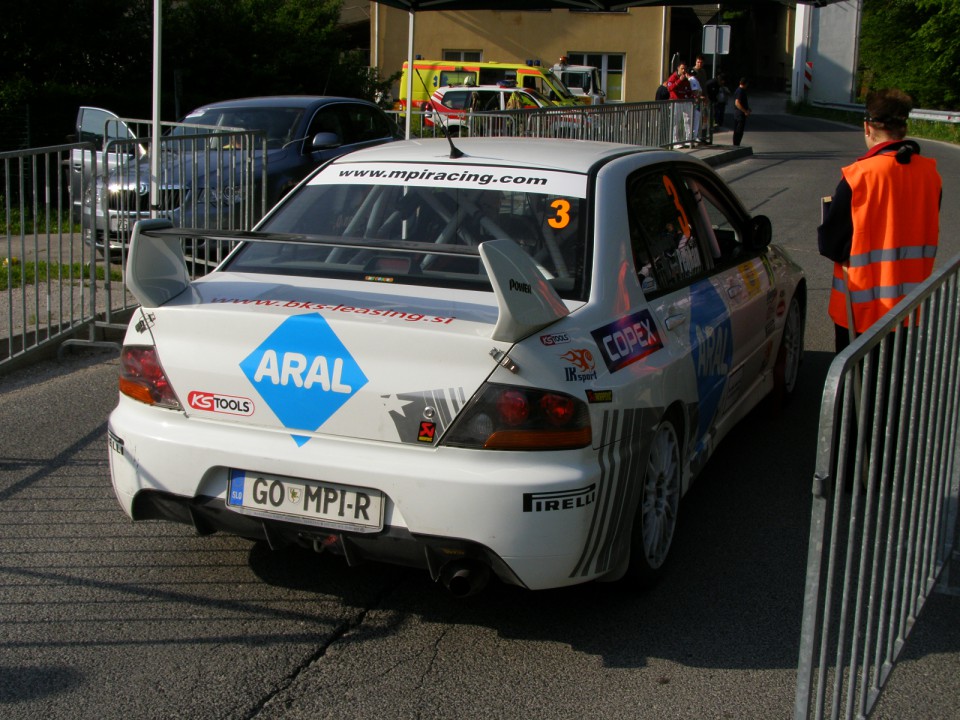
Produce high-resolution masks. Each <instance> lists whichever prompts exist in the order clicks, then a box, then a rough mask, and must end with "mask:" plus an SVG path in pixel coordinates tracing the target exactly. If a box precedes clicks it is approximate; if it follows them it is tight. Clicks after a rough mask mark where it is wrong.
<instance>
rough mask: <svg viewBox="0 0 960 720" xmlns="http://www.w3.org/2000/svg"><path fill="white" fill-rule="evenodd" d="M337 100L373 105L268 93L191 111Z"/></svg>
mask: <svg viewBox="0 0 960 720" xmlns="http://www.w3.org/2000/svg"><path fill="white" fill-rule="evenodd" d="M337 102H352V103H361V104H363V105H374V103H371V102H370V101H369V100H361V99H359V98H348V97H339V96H336V95H269V96H262V97H247V98H236V99H234V100H221V101H219V102H214V103H208V104H206V105H201V106H200V107H198V108H196V109H195V110H194V111H193V112H199V111H200V110H211V109H220V108H271V107H285V108H305V109H309V108H314V107H320V106H322V105H328V104H330V103H337Z"/></svg>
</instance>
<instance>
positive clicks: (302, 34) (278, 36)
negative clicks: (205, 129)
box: [0, 0, 389, 150]
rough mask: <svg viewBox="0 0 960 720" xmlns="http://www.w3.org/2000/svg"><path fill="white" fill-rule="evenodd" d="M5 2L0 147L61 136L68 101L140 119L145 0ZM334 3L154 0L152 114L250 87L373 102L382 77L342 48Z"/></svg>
mask: <svg viewBox="0 0 960 720" xmlns="http://www.w3.org/2000/svg"><path fill="white" fill-rule="evenodd" d="M7 5H9V6H10V7H8V8H5V9H4V16H3V22H2V23H0V150H6V149H10V148H11V147H27V146H33V147H37V146H40V145H53V144H59V143H61V142H63V141H64V139H65V136H66V135H67V133H69V132H70V131H71V128H72V126H73V121H74V118H75V117H76V112H77V107H78V106H79V105H97V106H100V107H105V108H108V109H110V110H113V111H114V112H116V113H117V114H119V115H120V116H122V117H138V118H146V117H149V116H150V114H151V110H152V86H153V0H71V1H70V2H67V3H64V2H52V0H32V1H31V2H15V3H7ZM340 8H341V0H177V1H176V2H174V0H163V8H162V19H163V33H162V51H163V57H162V74H161V102H162V107H161V116H162V118H163V119H164V120H179V119H180V117H181V116H182V114H183V113H185V112H187V111H189V110H191V109H192V108H194V107H197V106H199V105H202V104H205V103H208V102H213V101H216V100H223V99H228V98H233V97H248V96H253V95H282V94H311V95H348V96H352V97H367V98H370V99H373V98H374V97H375V95H376V93H377V92H378V91H381V90H383V89H384V88H385V87H387V86H388V85H389V79H387V80H382V79H381V78H379V76H378V75H377V74H376V73H375V72H373V71H371V70H370V69H369V68H367V67H366V66H365V64H364V62H363V60H362V58H361V57H360V55H358V54H355V53H348V52H346V50H347V49H348V48H347V47H346V44H347V38H346V36H345V34H344V33H343V32H342V31H341V30H340V29H339V27H338V22H339V18H340ZM10 128H13V129H10ZM21 128H23V129H24V131H23V132H21V131H20V130H21Z"/></svg>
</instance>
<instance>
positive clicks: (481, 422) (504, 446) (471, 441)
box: [443, 383, 593, 450]
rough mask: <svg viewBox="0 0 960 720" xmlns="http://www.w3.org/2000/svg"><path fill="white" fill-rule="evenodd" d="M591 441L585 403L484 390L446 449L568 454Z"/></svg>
mask: <svg viewBox="0 0 960 720" xmlns="http://www.w3.org/2000/svg"><path fill="white" fill-rule="evenodd" d="M592 439H593V435H592V432H591V429H590V414H589V412H588V410H587V406H586V403H584V402H583V401H582V400H578V399H577V398H575V397H572V396H570V395H566V394H564V393H557V392H552V391H548V390H538V389H535V388H522V387H516V386H512V385H496V384H493V383H491V384H488V385H485V386H484V387H483V388H482V389H481V390H480V392H479V393H478V394H477V396H476V397H475V398H474V400H473V401H472V402H471V404H470V405H469V407H467V408H466V409H465V410H464V411H463V413H462V414H461V415H460V417H458V418H457V421H456V422H455V423H454V425H453V427H451V428H450V432H449V433H448V434H447V437H446V438H444V440H443V444H444V445H453V446H456V447H470V448H483V449H485V450H568V449H572V448H581V447H586V446H588V445H589V444H590V443H591V441H592Z"/></svg>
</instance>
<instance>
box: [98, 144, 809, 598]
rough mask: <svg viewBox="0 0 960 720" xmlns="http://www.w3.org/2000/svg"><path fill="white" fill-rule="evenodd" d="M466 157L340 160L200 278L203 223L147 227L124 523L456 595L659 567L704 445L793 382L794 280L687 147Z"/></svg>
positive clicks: (424, 150)
mask: <svg viewBox="0 0 960 720" xmlns="http://www.w3.org/2000/svg"><path fill="white" fill-rule="evenodd" d="M456 150H457V151H458V152H453V153H451V148H450V145H449V144H448V143H447V142H446V141H445V140H433V141H411V142H402V143H393V144H389V145H384V146H381V147H378V148H373V149H370V150H366V151H363V152H358V153H355V154H352V155H349V156H345V157H342V158H340V159H338V160H336V161H334V162H332V163H330V164H328V165H326V166H324V167H323V168H322V169H321V170H319V171H317V172H316V173H315V174H313V175H312V176H311V177H310V178H309V179H308V180H307V181H306V182H305V183H304V184H302V185H300V186H299V187H298V188H297V189H296V190H295V191H294V192H292V193H291V194H290V195H288V196H287V197H286V198H285V199H284V200H283V201H282V202H281V203H280V204H279V205H278V206H277V207H276V208H275V209H274V210H273V211H272V212H271V213H270V214H269V215H268V216H267V217H266V218H265V219H264V220H263V222H262V223H261V224H260V225H259V226H258V228H257V231H256V232H254V233H246V234H243V235H231V234H229V233H226V234H219V235H218V234H213V235H212V237H223V238H225V239H230V240H232V239H237V240H239V239H242V240H243V242H242V244H241V245H240V246H239V247H238V248H237V249H236V250H235V251H234V252H233V253H232V254H231V255H230V257H228V258H227V259H226V260H225V261H224V263H223V264H222V265H221V266H220V267H219V268H217V269H216V270H215V271H214V272H212V273H210V274H209V275H208V276H206V277H204V278H202V279H199V280H196V281H192V282H191V281H190V278H189V275H188V274H187V272H186V270H185V267H184V260H183V257H182V255H181V254H180V248H181V238H182V237H183V236H184V235H186V236H187V237H188V238H197V237H202V236H208V237H210V236H211V234H210V233H207V232H205V231H201V230H190V231H186V230H178V229H176V228H172V227H170V226H169V224H168V223H164V222H163V221H153V222H152V223H141V224H140V225H138V228H137V234H136V237H135V238H134V241H133V244H132V247H131V255H130V262H129V268H128V275H129V284H130V287H131V290H132V291H133V292H134V293H135V294H136V295H137V298H138V299H139V300H140V302H141V304H142V307H141V309H140V311H139V312H138V313H137V314H136V316H135V317H134V318H133V319H132V321H131V324H130V328H129V330H128V332H127V336H126V339H125V344H124V348H123V352H122V357H121V368H122V370H121V379H120V390H121V395H120V400H119V404H118V406H117V408H116V410H115V411H114V412H113V413H112V414H111V417H110V422H109V438H110V448H111V449H110V463H111V472H112V476H113V482H114V487H115V490H116V494H117V497H118V499H119V501H120V504H121V506H122V507H123V509H124V511H125V512H126V513H127V514H129V515H130V516H131V517H132V518H134V519H136V520H145V519H166V520H174V521H179V522H184V523H189V524H191V525H192V526H193V527H195V528H196V529H197V531H198V532H200V533H201V534H203V533H209V532H214V531H226V532H232V533H236V534H239V535H243V536H246V537H251V538H256V539H261V540H266V541H267V542H269V543H270V545H271V546H273V547H277V546H282V545H283V544H287V543H296V544H299V545H303V546H306V547H310V548H313V549H315V550H317V551H318V552H319V551H323V552H330V553H334V554H337V555H340V556H342V557H343V558H345V560H346V561H347V562H348V563H354V562H359V561H361V560H363V559H367V558H370V559H376V560H380V561H385V562H391V563H396V564H401V565H405V566H411V567H416V568H422V569H424V570H426V571H427V572H429V573H430V574H431V576H432V577H433V578H434V579H436V580H438V581H440V582H442V583H443V584H444V585H445V586H447V587H448V588H449V589H450V590H451V591H452V592H454V593H456V594H470V593H473V592H476V591H477V590H479V589H480V588H482V586H483V585H484V583H485V582H487V580H488V579H489V577H491V576H495V577H497V578H499V580H500V581H502V582H506V583H511V584H516V585H519V586H522V587H526V588H530V589H540V588H550V587H561V586H566V585H572V584H576V583H582V582H587V581H591V580H605V581H609V580H617V579H621V578H624V577H627V578H629V579H631V580H632V581H633V582H636V583H638V584H645V583H649V582H651V581H653V580H654V579H655V578H656V577H657V576H658V574H659V573H660V571H661V570H662V568H663V567H664V566H665V564H666V562H667V560H668V557H669V554H670V548H671V547H672V544H673V538H674V533H675V530H676V527H677V517H678V513H679V511H680V500H681V498H682V496H683V494H684V493H685V492H686V491H687V490H688V489H689V487H690V485H691V483H692V481H693V479H694V477H695V476H696V475H697V473H698V472H699V471H700V469H701V468H702V467H703V465H704V463H705V462H706V460H707V459H708V458H709V456H710V454H711V453H712V451H713V449H714V448H715V447H716V444H717V443H719V442H720V440H721V439H722V437H723V436H724V435H725V434H726V432H728V431H729V429H730V428H731V427H732V426H733V425H734V424H735V423H736V422H737V421H738V420H739V419H740V418H741V417H743V415H744V414H746V413H747V412H749V411H750V410H751V409H752V408H753V407H754V406H755V405H756V404H757V402H759V400H760V399H761V398H762V397H764V396H765V395H766V394H768V393H769V392H770V391H771V390H773V389H774V388H775V387H777V384H778V383H780V384H781V385H782V389H783V391H784V392H790V391H791V390H792V389H793V386H794V383H795V379H796V370H797V367H798V365H799V357H800V354H799V351H798V347H799V348H802V329H803V308H804V306H805V294H804V284H803V277H802V274H801V273H800V272H799V269H798V268H797V267H796V266H795V265H794V264H793V263H792V262H791V261H790V260H789V258H788V257H786V256H785V255H784V254H783V253H782V252H781V251H779V250H778V249H776V248H775V247H774V246H770V245H769V241H770V225H769V221H767V220H766V219H765V218H762V217H757V218H752V217H751V216H750V215H749V214H748V213H747V212H746V211H745V210H744V208H743V206H742V205H741V204H740V203H739V201H738V200H737V199H736V197H735V196H734V195H733V194H732V193H731V192H730V191H729V189H728V188H726V186H725V185H724V184H723V182H722V180H720V179H719V178H718V177H717V176H716V175H715V174H714V173H712V171H710V170H709V168H707V167H706V166H705V165H703V164H702V163H699V162H697V161H694V160H691V159H688V158H685V157H684V156H682V155H680V154H676V153H670V152H667V151H660V150H654V149H644V148H635V147H629V146H622V145H614V144H606V143H587V142H571V141H558V140H529V139H519V140H514V139H467V138H461V139H459V140H458V141H457V143H456ZM458 153H459V154H458ZM781 358H782V359H783V361H782V362H781ZM778 368H779V370H778Z"/></svg>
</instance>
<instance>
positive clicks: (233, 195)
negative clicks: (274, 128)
mask: <svg viewBox="0 0 960 720" xmlns="http://www.w3.org/2000/svg"><path fill="white" fill-rule="evenodd" d="M114 124H116V125H115V126H112V125H114ZM121 126H122V127H121ZM164 130H165V132H166V134H165V135H164V136H163V137H162V138H161V141H160V153H159V158H160V163H159V168H158V172H157V173H156V177H155V178H154V175H153V172H152V168H151V163H150V144H151V142H150V139H149V124H148V123H146V122H145V121H135V120H123V121H117V120H110V121H108V122H107V124H106V128H105V132H104V137H105V138H111V137H112V138H114V139H112V140H107V141H106V142H105V143H104V144H103V145H102V146H98V145H96V144H94V143H91V142H82V143H73V144H69V145H60V146H55V147H46V148H38V149H35V150H23V151H14V152H5V153H0V173H2V177H0V194H2V196H0V213H2V217H0V230H2V232H3V235H2V236H0V238H2V240H0V242H2V244H0V292H2V294H0V371H2V370H3V368H5V367H12V366H13V365H14V364H19V363H21V362H29V358H30V357H31V356H32V355H34V354H35V353H37V352H39V351H41V350H42V349H44V348H47V347H48V346H50V345H59V346H60V347H65V346H69V345H72V344H103V343H102V340H101V339H100V338H101V337H102V335H103V331H104V330H106V329H120V328H122V327H123V325H122V324H121V322H119V321H121V320H122V319H123V318H124V314H125V313H126V312H127V311H129V310H130V309H131V308H132V307H133V306H134V304H135V300H134V298H133V297H132V295H131V294H130V293H129V292H128V291H127V288H126V282H125V276H124V273H123V268H124V267H125V265H126V253H127V248H128V246H129V242H130V236H131V233H132V230H133V225H134V223H135V222H136V221H137V220H139V219H142V218H146V217H151V215H156V216H157V217H166V218H169V219H170V220H171V221H172V222H173V223H174V225H175V226H187V225H189V226H191V227H202V228H210V229H229V230H249V229H250V228H251V227H253V225H254V224H255V223H256V222H257V220H259V219H260V217H262V216H263V214H264V213H265V212H266V209H267V208H266V189H267V188H266V173H267V162H266V138H265V135H264V134H263V133H261V132H259V131H246V130H242V129H237V128H216V131H215V132H211V128H209V127H204V126H197V125H189V124H181V123H164ZM128 136H129V139H116V138H118V137H123V138H127V137H128ZM152 192H153V193H154V194H155V196H156V206H155V207H151V193H152ZM229 249H230V248H229V247H227V246H225V245H224V244H223V243H219V242H218V243H215V244H213V245H208V244H205V243H202V242H201V243H198V244H191V245H190V246H189V247H185V248H184V252H185V255H186V256H187V258H188V261H189V262H190V265H191V268H192V270H193V272H194V273H196V274H200V273H203V272H206V271H207V269H209V267H210V266H211V265H215V264H216V263H218V262H219V260H220V259H221V258H222V257H224V256H225V255H226V253H227V252H228V251H229ZM109 344H111V345H112V343H109Z"/></svg>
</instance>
